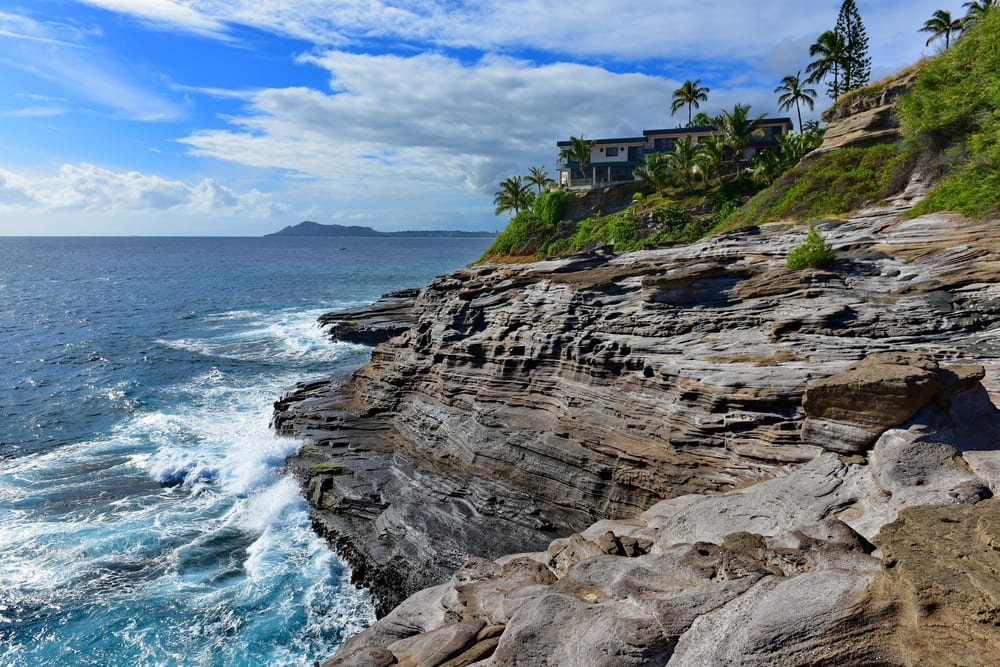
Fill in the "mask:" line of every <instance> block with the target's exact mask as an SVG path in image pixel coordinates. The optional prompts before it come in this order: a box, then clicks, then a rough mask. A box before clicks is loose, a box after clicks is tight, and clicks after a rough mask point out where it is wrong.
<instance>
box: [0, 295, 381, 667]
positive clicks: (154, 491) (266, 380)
mask: <svg viewBox="0 0 1000 667" xmlns="http://www.w3.org/2000/svg"><path fill="white" fill-rule="evenodd" d="M317 315H318V313H309V314H306V315H302V314H294V313H291V312H288V313H279V314H277V315H267V314H262V313H256V312H250V311H247V312H243V313H240V314H237V313H230V314H227V315H225V316H220V317H219V318H218V322H217V323H218V324H220V325H227V324H234V325H236V326H235V329H236V330H235V331H222V330H221V329H225V328H226V327H225V326H220V331H216V332H210V333H209V335H208V336H207V337H205V338H201V339H196V338H188V339H181V340H175V341H170V342H169V343H165V344H170V345H171V346H172V347H175V348H178V349H181V348H183V349H190V350H193V351H197V352H198V353H199V354H204V355H208V356H217V357H227V356H228V357H229V358H235V359H239V360H245V361H262V362H271V361H275V360H277V361H279V362H282V363H285V362H292V363H290V364H289V365H288V367H287V369H286V370H283V371H282V372H281V373H280V374H274V373H273V367H274V366H273V365H272V366H268V367H263V368H262V370H259V371H252V372H246V371H245V370H244V368H243V367H241V366H237V367H235V368H234V367H232V366H227V365H226V364H225V363H222V362H220V363H219V364H218V365H216V366H212V367H211V368H209V369H208V370H205V371H203V372H201V373H199V374H198V375H197V376H196V377H193V378H192V379H191V380H189V381H187V382H183V383H180V384H178V385H176V386H174V387H172V388H170V389H169V390H168V391H169V392H170V394H171V395H172V396H173V397H175V398H176V400H166V399H164V400H160V401H159V405H161V406H164V405H165V406H166V407H160V408H152V407H151V408H148V409H147V410H146V411H144V412H142V411H140V412H137V413H133V414H132V415H131V416H130V417H128V418H127V420H126V421H124V422H123V423H121V424H120V425H119V426H118V427H117V428H115V429H114V431H113V432H112V433H111V434H110V436H108V437H107V438H104V439H98V440H91V441H86V442H80V443H75V444H70V445H66V446H63V447H60V448H58V449H54V450H51V451H47V452H39V453H37V454H33V455H31V456H24V457H19V458H14V459H11V460H8V461H5V465H4V467H3V469H2V470H0V502H2V503H3V504H4V507H5V508H6V509H7V511H5V512H4V521H3V522H0V544H3V545H4V548H3V549H0V606H2V605H4V604H16V605H17V606H18V610H19V611H17V612H16V613H17V614H22V617H21V618H24V616H23V614H38V615H39V616H40V617H42V618H44V617H45V615H46V614H50V613H56V612H53V611H50V608H54V607H52V605H53V604H55V603H51V602H50V600H56V601H59V604H68V603H69V604H77V603H76V602H74V601H76V600H83V599H86V600H88V602H86V603H84V602H82V601H81V602H79V605H80V606H81V608H82V606H86V607H87V609H88V612H87V616H88V620H86V621H81V623H82V624H83V626H86V625H88V624H90V625H92V626H93V628H92V631H91V632H90V633H88V632H87V631H85V629H81V630H80V632H79V635H78V636H79V637H86V636H91V637H92V636H95V633H96V634H102V633H114V637H115V640H114V642H109V641H105V642H103V643H102V645H104V646H105V649H104V650H106V651H115V652H113V653H106V654H92V655H88V654H87V648H86V643H85V640H84V639H80V640H79V641H80V642H84V643H79V642H78V643H75V644H74V643H73V642H74V640H66V641H61V642H59V647H58V651H59V652H60V653H59V654H60V655H62V656H66V659H67V660H74V661H77V662H79V664H87V665H97V664H106V663H107V661H109V660H111V661H114V660H118V659H119V657H118V656H119V655H128V656H131V659H132V660H133V664H149V665H159V664H164V665H167V664H201V663H204V664H251V663H253V662H257V663H258V664H274V665H298V664H306V663H307V660H305V659H304V656H306V657H307V658H308V660H312V659H314V658H325V657H327V655H329V653H330V652H332V650H333V649H334V648H335V647H336V645H337V643H339V641H340V638H342V637H343V636H345V633H346V634H349V633H353V632H356V631H358V630H360V629H361V628H362V627H364V626H365V625H367V624H369V623H370V622H371V621H372V620H373V612H372V606H371V603H370V600H369V598H368V596H367V595H366V594H365V593H363V592H361V591H358V590H357V589H355V588H354V587H352V586H350V584H349V572H346V571H345V570H344V569H343V568H342V567H341V566H339V564H338V563H337V561H336V558H335V556H334V554H333V552H332V551H330V549H329V548H328V547H327V545H326V544H325V543H324V542H323V541H322V540H321V539H320V538H319V537H318V536H316V535H315V533H314V532H313V531H312V529H311V526H310V521H309V514H308V508H307V506H306V504H305V502H304V500H303V499H302V497H301V495H300V492H299V489H298V487H297V484H296V483H295V481H294V480H292V479H290V478H288V477H286V476H284V475H283V473H282V464H283V462H284V460H285V458H286V457H287V456H288V455H289V454H291V453H293V452H294V451H295V450H296V449H297V448H298V447H299V446H300V444H301V443H300V442H299V441H297V440H294V439H288V438H280V437H277V436H276V435H275V434H274V433H273V431H271V430H270V428H269V426H268V420H269V418H270V413H271V402H272V401H273V400H274V398H275V397H276V396H278V395H279V394H280V393H281V391H282V390H283V388H284V387H286V386H288V385H290V384H292V383H293V382H294V381H295V380H297V379H300V377H301V375H302V369H303V368H309V366H307V364H311V363H313V362H319V363H323V364H326V363H329V362H331V361H334V362H335V361H338V360H340V359H343V358H345V357H346V356H348V355H352V354H361V350H363V349H364V348H359V347H357V346H349V345H344V344H333V343H330V342H328V341H327V340H326V338H325V335H324V334H323V333H322V331H320V329H319V327H318V326H316V325H315V318H316V316H317ZM220 367H221V368H220ZM223 369H226V370H223ZM268 369H271V370H268ZM108 391H109V394H108V398H113V399H115V400H125V399H126V398H127V394H128V391H127V388H126V387H121V388H112V389H109V390H108ZM122 393H124V394H126V396H125V397H123V396H122V395H121V394H122ZM169 398H170V397H169V396H168V397H167V399H169ZM161 485H162V486H161ZM22 499H30V502H29V501H28V500H22ZM30 503H48V504H50V505H51V506H52V508H57V509H48V510H47V511H46V512H44V513H39V512H37V511H35V508H34V507H32V506H31V505H30ZM21 504H23V505H25V506H24V508H23V509H22V508H20V505H21ZM4 589H7V590H10V591H17V592H18V595H19V596H20V597H18V598H17V600H15V599H14V598H13V597H11V596H10V595H6V594H4V593H3V592H2V591H3V590H4ZM32 610H34V611H32ZM13 614H14V612H11V611H10V610H6V611H5V610H3V609H0V617H3V616H12V615H13ZM138 619H141V621H140V620H138ZM2 622H3V620H2V618H0V623H2ZM234 636H236V637H239V638H240V639H239V642H234V641H232V640H231V639H230V638H231V637H234ZM116 642H117V644H116ZM32 650H33V649H31V648H30V647H29V646H28V645H27V644H25V645H21V646H19V647H17V649H16V651H12V652H10V653H8V654H6V655H0V667H14V666H15V665H20V664H30V663H31V662H32V661H33V660H34V658H33V657H32V656H34V655H35V654H33V653H31V651H32ZM53 650H55V649H53ZM254 656H256V657H254Z"/></svg>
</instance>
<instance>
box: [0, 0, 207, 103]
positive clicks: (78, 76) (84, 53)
mask: <svg viewBox="0 0 1000 667" xmlns="http://www.w3.org/2000/svg"><path fill="white" fill-rule="evenodd" d="M4 26H6V27H7V28H13V29H15V30H16V31H17V32H18V36H19V37H20V38H19V39H16V40H2V39H0V63H3V64H5V65H7V66H8V67H11V68H14V69H17V70H20V71H22V72H26V73H28V74H30V75H32V76H34V77H37V78H39V79H43V80H45V81H47V82H49V83H50V84H55V85H56V86H58V87H59V88H60V89H61V90H62V91H64V92H65V93H66V94H67V96H71V97H73V98H74V100H77V99H79V100H84V101H85V102H86V103H88V104H96V105H99V106H101V107H104V108H105V109H110V110H112V112H113V114H114V115H115V116H116V117H119V118H126V119H129V120H142V121H162V120H177V119H180V118H183V117H184V116H185V115H186V113H187V111H186V109H184V108H183V107H182V106H180V105H178V104H175V103H174V102H173V101H171V100H170V99H168V98H167V97H164V96H163V95H160V94H159V93H157V92H152V91H150V90H148V89H147V88H144V87H143V86H141V85H139V84H137V83H136V82H135V81H134V78H135V75H134V73H133V72H131V71H130V70H129V67H128V65H126V64H124V63H119V62H117V61H116V60H114V59H112V58H109V57H107V56H106V55H104V54H102V53H101V52H100V51H98V50H96V49H92V48H89V47H88V46H86V44H85V41H86V40H87V39H88V38H89V37H91V36H93V35H95V34H99V31H97V30H94V29H90V30H85V29H81V28H79V27H77V26H75V25H70V24H67V23H64V22H39V21H36V20H34V19H32V18H30V17H27V16H19V15H14V14H2V13H0V35H2V34H4V33H3V32H2V29H3V28H4ZM28 95H30V93H29V94H28ZM55 108H56V107H53V106H52V105H46V106H44V107H36V108H29V109H27V110H22V115H30V114H32V113H34V114H35V115H55V111H54V109H55ZM42 109H45V110H46V111H42ZM62 111H63V110H62V109H61V108H60V112H62Z"/></svg>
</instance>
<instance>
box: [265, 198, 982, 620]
mask: <svg viewBox="0 0 1000 667" xmlns="http://www.w3.org/2000/svg"><path fill="white" fill-rule="evenodd" d="M994 225H995V222H990V221H986V222H983V223H972V222H969V221H967V220H963V219H961V218H959V217H957V216H952V215H947V214H935V215H930V216H924V217H920V218H916V219H913V220H909V219H904V218H900V217H897V216H896V215H895V209H893V208H891V207H890V208H887V209H886V210H871V211H863V212H861V213H859V214H858V215H857V216H856V217H854V218H852V219H850V220H846V221H821V222H820V223H819V225H818V226H819V228H820V230H821V231H822V233H823V234H824V235H825V236H826V237H827V240H828V241H829V242H831V243H832V244H833V246H834V247H835V248H836V249H837V251H838V260H837V264H836V266H835V267H834V269H833V270H832V271H816V270H803V271H789V270H787V269H785V268H784V259H785V256H786V255H787V252H788V251H789V250H790V249H791V248H792V247H794V245H796V244H797V243H799V242H800V241H801V239H802V235H803V231H802V229H801V228H790V227H786V226H783V225H778V224H775V225H769V226H766V227H764V228H761V229H759V230H751V231H747V232H743V233H740V234H736V235H729V236H723V237H718V238H713V239H709V240H707V241H704V242H702V243H698V244H694V245H691V246H681V247H673V248H663V249H657V250H649V251H642V252H636V253H630V254H625V255H609V254H594V255H581V256H576V257H571V258H566V259H561V260H554V261H547V262H537V263H534V264H527V265H519V266H503V265H484V266H476V267H472V268H468V269H463V270H460V271H457V272H455V273H453V274H449V275H446V276H442V277H440V278H437V279H435V280H433V281H432V282H431V283H430V284H429V285H428V286H427V287H425V288H424V289H423V290H421V292H420V294H419V296H418V297H417V299H416V303H415V305H414V310H413V316H414V320H415V322H416V324H415V325H414V326H413V327H412V328H410V329H408V330H407V331H405V332H404V333H403V334H402V335H399V336H397V337H394V338H392V339H390V340H388V341H386V342H385V343H383V344H381V345H379V346H378V347H376V348H375V350H374V351H373V354H372V360H371V363H369V364H368V365H366V366H365V367H363V368H362V369H361V370H360V371H359V372H358V373H357V374H356V375H355V376H354V377H353V378H352V379H351V380H350V381H349V382H347V383H346V384H341V383H340V382H339V381H331V382H328V383H327V382H315V383H311V384H308V385H303V386H301V387H299V388H298V389H296V390H294V391H292V392H291V393H289V394H288V395H287V396H286V397H285V398H283V399H282V400H281V401H279V402H278V404H277V410H276V413H275V418H274V423H275V425H276V427H277V428H278V429H279V430H280V431H281V432H284V433H290V434H295V435H298V436H303V437H305V438H307V440H308V441H309V442H310V445H309V446H307V447H306V448H305V449H304V450H303V453H302V455H301V457H300V458H299V459H297V460H294V461H293V466H294V467H295V468H296V469H297V470H298V472H299V474H300V476H301V478H302V479H303V480H304V484H305V485H306V487H307V494H308V497H309V499H310V502H311V504H312V505H313V507H314V508H315V520H316V524H317V527H318V529H319V530H320V531H321V532H323V533H324V534H326V535H327V536H328V537H330V539H331V541H333V542H334V543H335V544H337V546H338V548H339V549H340V550H341V552H342V553H343V554H344V555H345V556H347V557H348V559H349V560H350V561H351V562H352V564H354V566H355V574H356V576H357V577H358V580H359V581H360V582H362V583H363V584H365V585H366V586H369V587H370V588H371V589H372V591H373V592H374V593H375V595H376V597H377V598H378V600H379V603H380V604H379V607H380V612H381V613H383V614H384V613H385V612H387V611H388V610H389V609H391V608H392V606H394V604H395V603H397V602H398V601H399V600H401V599H402V598H403V597H405V595H407V594H409V593H412V592H413V591H415V590H417V589H419V588H421V587H424V586H428V585H433V584H435V583H439V582H441V581H444V580H446V579H447V578H448V576H450V574H451V572H452V571H453V570H454V569H455V568H456V567H458V566H459V565H460V564H461V563H462V562H464V561H465V560H466V559H467V558H469V557H471V556H482V557H487V558H495V557H498V556H500V555H501V554H503V553H511V552H519V551H525V550H540V549H544V548H545V547H546V545H548V544H549V543H550V542H551V541H552V539H553V538H555V537H558V536H560V535H567V534H570V533H573V532H578V531H580V530H582V529H583V528H585V527H586V526H587V525H589V524H591V523H593V522H594V521H598V520H601V519H608V518H612V519H615V518H622V517H630V516H635V515H636V514H637V513H639V512H641V511H643V510H645V509H647V508H648V507H650V506H651V505H653V504H654V503H655V502H657V501H659V500H661V499H663V498H668V497H674V496H680V495H684V494H692V493H694V494H701V493H718V492H723V491H726V490H728V489H733V488H735V487H738V486H741V485H746V484H750V483H753V482H755V481H759V480H763V479H767V478H771V477H776V476H781V475H784V474H786V473H787V472H788V470H790V469H792V468H794V467H795V466H798V465H800V464H802V463H804V462H807V461H809V460H811V459H812V458H814V457H815V456H816V455H817V454H818V453H820V452H822V451H824V450H836V447H837V445H836V444H832V443H833V442H834V440H836V441H838V442H841V443H842V447H841V449H840V450H836V451H846V452H853V451H862V450H863V449H864V448H865V447H867V446H869V445H870V443H871V441H872V440H873V439H874V438H877V437H878V436H879V433H880V430H881V429H884V428H890V427H891V426H893V425H895V424H897V423H898V422H899V420H901V419H906V418H907V415H908V414H910V412H911V411H912V410H914V409H918V408H920V406H924V405H925V403H927V402H928V396H930V399H929V404H932V405H933V404H935V402H937V403H940V404H942V405H943V404H944V403H947V401H948V398H947V395H948V392H949V391H954V390H955V387H958V386H960V385H961V383H962V382H965V383H966V384H969V383H971V384H972V385H975V386H976V387H979V388H978V389H977V391H979V392H982V393H983V394H984V395H985V394H987V393H992V394H993V395H996V394H997V389H998V385H997V378H998V377H1000V373H998V372H997V371H998V370H1000V368H998V366H1000V362H998V359H1000V336H998V335H997V333H998V332H997V329H998V314H1000V288H998V287H997V283H996V281H995V276H996V275H997V269H998V262H997V257H998V254H997V252H996V241H995V234H994V233H993V226H994ZM991 276H992V277H991ZM879 352H885V353H888V354H894V355H899V354H902V355H909V354H917V355H921V358H924V359H926V364H927V365H929V366H930V367H933V368H936V369H937V370H933V369H928V368H922V367H920V365H919V364H917V365H913V364H908V365H905V366H900V365H898V364H895V365H893V364H889V365H888V366H886V365H885V364H884V363H882V362H879V369H880V370H877V372H876V373H875V376H876V377H874V378H873V382H874V384H872V385H871V387H870V389H871V391H870V392H869V393H868V394H866V395H865V396H866V397H865V398H859V399H851V400H855V401H857V402H856V403H855V404H850V403H844V404H841V403H838V401H839V400H840V399H839V398H838V394H837V390H834V391H829V390H827V391H826V394H825V397H824V398H822V399H820V397H819V396H820V393H821V392H820V390H819V389H818V388H819V387H823V386H828V387H836V384H835V383H836V381H837V380H836V376H838V375H840V374H843V373H847V374H848V376H850V374H851V373H862V372H864V369H863V368H862V369H861V370H858V369H857V368H855V369H854V370H849V369H851V368H852V366H853V365H854V364H857V363H858V362H859V361H861V360H862V359H864V358H866V357H869V356H870V355H871V354H873V353H879ZM882 361H883V362H884V361H885V359H882ZM868 363H870V364H873V363H874V362H872V361H869V362H868ZM921 363H924V362H921ZM970 367H971V368H973V369H974V370H972V371H969V370H967V369H968V368H970ZM893 368H895V369H896V370H897V371H899V372H901V373H902V374H903V375H902V376H900V377H895V376H893V377H890V375H889V374H888V371H887V369H888V370H892V369H893ZM956 369H957V370H956ZM911 374H912V378H911ZM949 374H951V375H949ZM952 375H955V376H956V378H957V379H955V378H952V377H951V376H952ZM925 376H926V377H925ZM945 376H947V378H946V377H945ZM958 376H961V377H958ZM966 376H968V377H966ZM841 377H842V378H843V376H841ZM979 377H982V378H983V380H982V382H983V386H982V387H980V386H979V384H978V378H979ZM824 378H831V379H830V380H824ZM921 378H924V379H921ZM935 378H936V379H935ZM949 378H950V379H949ZM963 378H964V379H963ZM911 379H912V383H911V382H910V380H911ZM820 381H822V382H820ZM925 381H926V382H925ZM824 382H830V383H834V384H829V385H824V384H823V383H824ZM956 383H958V384H956ZM911 384H912V389H913V390H914V394H913V396H911V397H910V398H909V399H908V401H909V402H908V403H906V406H905V409H903V408H902V407H900V408H899V409H900V413H899V414H898V415H896V414H894V415H893V416H892V418H891V419H888V420H886V419H884V416H885V415H886V414H888V413H885V412H884V411H883V410H882V409H881V408H878V403H877V400H878V399H879V398H880V396H881V394H882V393H883V391H885V392H889V391H890V388H892V387H897V388H899V389H900V391H902V390H903V389H904V388H905V391H906V392H909V391H910V389H911ZM810 385H813V386H814V387H817V389H814V390H813V391H814V393H815V395H816V397H817V398H816V400H815V401H812V400H810V401H808V402H807V406H808V405H815V406H819V405H825V406H826V407H824V408H823V409H822V410H823V411H822V415H821V414H820V413H818V412H817V413H815V414H813V415H809V414H807V413H808V412H809V410H810V409H811V408H808V407H807V408H806V409H804V408H803V401H802V399H803V395H804V392H805V391H806V387H807V386H810ZM945 385H948V386H949V387H952V388H951V389H948V390H943V389H942V387H944V386H945ZM932 390H933V391H932ZM891 391H896V389H891ZM904 393H905V392H904ZM939 393H940V394H941V395H940V396H939ZM932 394H933V395H932ZM907 395H908V394H907ZM935 397H938V398H935ZM852 405H853V407H852ZM838 406H839V407H838ZM859 406H860V407H868V408H872V409H868V410H867V412H866V411H865V410H862V411H861V412H860V413H859V414H862V413H865V414H867V415H868V417H866V419H865V420H864V421H854V422H850V421H847V422H845V421H843V420H842V419H841V418H840V416H838V415H839V414H840V413H843V412H845V411H846V412H851V411H852V410H853V409H854V407H859ZM817 409H819V408H817ZM920 409H922V408H920ZM969 409H970V410H971V409H972V408H969ZM838 410H839V411H840V412H837V411H838ZM807 417H808V419H807ZM970 418H972V419H975V418H977V417H976V416H975V415H972V414H971V413H970ZM804 423H806V424H807V427H806V428H805V433H806V437H805V438H803V437H802V434H803V424H804ZM808 424H811V425H808ZM817 424H820V426H818V427H817V426H816V425H817ZM831 425H832V426H831ZM838 429H839V430H838ZM851 429H853V431H851ZM846 432H851V433H854V435H857V436H858V437H856V438H854V439H853V440H852V439H850V438H846V437H842V436H843V435H844V433H846ZM858 433H860V435H858ZM862 436H863V437H862ZM330 461H333V462H335V463H336V464H337V466H338V467H337V468H336V471H335V472H331V471H330V470H327V469H325V468H324V467H323V466H322V465H319V466H318V467H317V464H323V463H326V462H330ZM977 465H979V466H980V467H983V466H987V467H988V466H989V465H991V464H990V463H989V462H988V461H987V462H979V463H978V464H977Z"/></svg>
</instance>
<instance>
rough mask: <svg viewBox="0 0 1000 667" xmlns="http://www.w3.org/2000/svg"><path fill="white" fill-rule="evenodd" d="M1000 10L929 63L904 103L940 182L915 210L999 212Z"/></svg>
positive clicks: (915, 139) (905, 121)
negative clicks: (930, 157) (999, 73)
mask: <svg viewBox="0 0 1000 667" xmlns="http://www.w3.org/2000/svg"><path fill="white" fill-rule="evenodd" d="M998 72H1000V11H991V12H987V13H986V14H985V15H983V17H982V18H981V19H980V20H978V21H977V22H976V24H975V25H973V26H971V27H970V28H969V29H968V30H967V31H966V32H965V33H963V34H962V37H961V39H959V40H957V41H956V42H955V43H954V45H953V46H952V47H951V48H950V49H948V50H947V51H945V52H944V53H942V54H940V55H939V56H937V57H935V58H933V59H931V60H929V61H928V62H927V64H926V65H925V66H924V68H923V69H922V70H921V72H920V75H919V76H918V77H917V80H916V82H915V83H914V86H913V89H912V90H911V91H910V94H909V95H907V96H906V97H905V98H903V99H902V100H901V101H900V103H899V106H898V109H899V115H900V117H901V120H902V125H903V130H904V133H905V136H906V138H907V141H909V142H911V143H912V144H913V145H915V146H917V147H918V148H919V149H920V150H921V151H922V152H923V153H925V154H926V155H928V156H932V157H933V159H929V164H927V165H926V166H927V167H928V168H931V169H933V170H934V171H936V174H933V175H937V176H941V180H940V182H939V184H938V185H937V187H935V188H934V189H933V190H932V191H931V192H930V194H929V195H928V197H927V198H926V199H925V200H924V201H922V202H920V203H919V204H918V205H917V206H916V207H915V208H914V209H913V214H914V215H919V214H922V213H928V212H931V211H940V210H953V211H959V212H960V213H963V214H965V215H967V216H969V217H973V218H983V217H987V216H990V215H996V214H997V213H1000V75H998Z"/></svg>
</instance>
